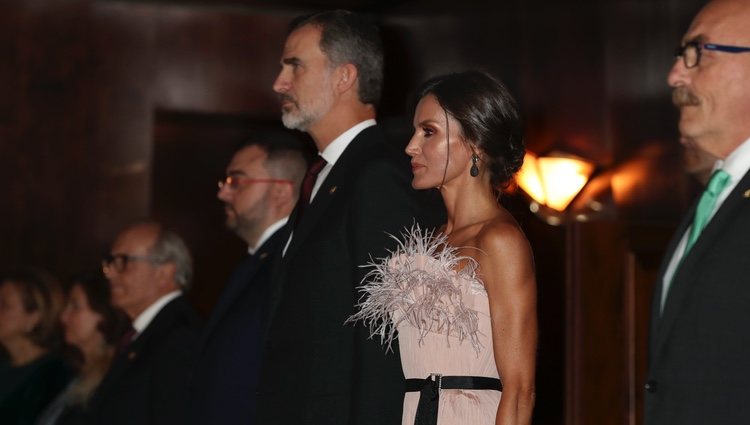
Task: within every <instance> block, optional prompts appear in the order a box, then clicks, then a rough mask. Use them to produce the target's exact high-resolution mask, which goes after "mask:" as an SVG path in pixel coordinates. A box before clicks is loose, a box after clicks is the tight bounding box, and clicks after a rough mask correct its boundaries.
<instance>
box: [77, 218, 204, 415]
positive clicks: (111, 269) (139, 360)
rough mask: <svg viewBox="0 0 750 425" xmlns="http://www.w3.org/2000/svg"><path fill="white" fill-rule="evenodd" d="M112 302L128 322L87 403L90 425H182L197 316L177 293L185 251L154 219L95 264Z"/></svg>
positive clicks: (186, 272) (132, 229) (184, 276)
mask: <svg viewBox="0 0 750 425" xmlns="http://www.w3.org/2000/svg"><path fill="white" fill-rule="evenodd" d="M102 265H103V268H104V274H105V275H106V276H107V279H109V282H110V286H111V289H112V304H114V305H115V306H117V307H119V308H121V309H122V310H123V311H125V313H126V314H127V315H128V317H130V319H131V320H132V326H133V329H132V330H131V331H130V332H128V333H126V335H125V336H124V340H123V341H122V343H121V345H120V347H119V352H118V353H117V354H116V355H115V358H114V359H113V362H112V366H111V367H110V370H109V371H108V372H107V374H106V375H105V376H104V379H103V380H102V382H101V384H100V386H99V388H98V389H97V390H96V392H95V393H94V395H93V398H92V400H91V419H92V420H91V423H93V424H97V425H99V424H102V425H103V424H107V425H117V424H123V425H126V424H128V425H129V424H154V425H156V424H159V425H162V424H184V422H185V420H184V412H185V401H186V398H187V383H188V376H189V374H190V370H191V367H192V360H193V358H194V354H195V350H196V348H197V342H198V334H197V332H196V330H197V328H196V327H197V316H196V315H195V312H194V311H193V309H192V308H191V307H190V305H189V304H188V303H187V301H186V300H185V297H184V296H183V295H182V293H183V291H185V290H186V289H187V287H188V285H189V283H190V278H191V275H192V265H191V259H190V253H189V251H188V249H187V247H186V246H185V243H184V242H183V241H182V239H180V237H179V236H177V235H176V234H174V233H172V232H171V231H168V230H166V229H164V228H163V227H162V226H161V225H160V224H158V223H156V222H153V221H141V222H138V223H135V224H132V225H130V226H128V227H127V228H126V229H125V230H123V231H122V232H120V234H119V235H118V236H117V238H116V239H115V242H114V244H113V245H112V249H111V251H110V254H109V255H108V256H107V257H106V258H105V259H104V261H103V262H102Z"/></svg>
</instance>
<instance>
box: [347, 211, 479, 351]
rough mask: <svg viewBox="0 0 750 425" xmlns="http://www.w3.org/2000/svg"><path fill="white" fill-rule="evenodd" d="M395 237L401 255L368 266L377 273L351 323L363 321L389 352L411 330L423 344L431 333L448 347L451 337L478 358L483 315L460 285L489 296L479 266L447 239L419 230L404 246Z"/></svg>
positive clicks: (393, 254) (413, 230) (414, 229)
mask: <svg viewBox="0 0 750 425" xmlns="http://www.w3.org/2000/svg"><path fill="white" fill-rule="evenodd" d="M392 237H393V238H394V239H396V240H397V241H398V246H397V248H396V250H395V251H393V252H391V255H390V256H389V257H386V258H383V259H378V260H374V261H371V262H370V263H369V264H367V265H365V266H363V267H370V268H372V270H371V271H370V272H369V273H368V274H367V275H366V276H365V278H364V280H363V282H364V284H363V285H362V286H361V288H360V291H361V292H362V293H363V295H362V298H361V299H360V300H361V301H360V303H359V304H357V307H358V308H359V312H357V313H356V314H354V315H352V316H351V317H349V319H347V323H349V322H357V321H362V322H363V323H364V324H365V326H367V327H368V328H369V329H370V336H371V337H374V336H376V335H377V336H380V341H381V343H382V344H384V345H386V346H387V347H388V349H389V350H390V349H391V344H392V343H393V339H394V338H395V337H396V330H397V329H398V327H399V326H400V325H408V326H412V327H415V328H417V329H418V330H419V334H420V335H421V338H424V337H425V336H426V335H427V334H428V333H430V332H433V333H438V334H442V335H445V337H446V342H447V343H448V345H450V337H455V338H457V339H458V340H459V341H460V342H464V341H465V340H469V342H470V343H471V344H472V346H473V347H474V350H475V351H476V352H477V354H478V353H479V351H480V350H481V348H482V345H481V343H480V341H479V338H478V336H477V335H478V332H479V324H478V323H479V322H478V313H477V311H475V310H473V309H471V308H469V307H467V306H466V305H464V303H463V300H462V298H463V296H462V287H461V285H460V283H461V282H469V283H470V284H469V288H463V289H464V290H466V289H469V290H471V291H472V292H473V293H475V294H476V293H477V292H478V291H481V292H483V293H485V294H486V292H485V291H484V286H483V285H482V283H481V282H480V281H479V279H477V277H476V269H477V262H476V260H474V259H473V258H471V257H461V256H458V255H457V251H458V249H457V248H455V247H452V246H450V245H448V243H447V239H448V238H447V236H445V235H435V234H434V233H433V232H431V231H424V232H423V231H422V229H420V227H419V226H418V225H415V226H413V227H412V228H411V230H406V231H405V232H404V233H403V234H402V239H403V241H401V240H400V239H399V238H397V237H395V236H392ZM420 342H421V340H420Z"/></svg>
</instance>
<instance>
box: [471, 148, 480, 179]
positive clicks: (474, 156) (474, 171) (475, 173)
mask: <svg viewBox="0 0 750 425" xmlns="http://www.w3.org/2000/svg"><path fill="white" fill-rule="evenodd" d="M477 161H479V155H477V154H475V153H472V154H471V169H470V170H469V174H470V175H471V176H472V177H476V176H478V175H479V167H477Z"/></svg>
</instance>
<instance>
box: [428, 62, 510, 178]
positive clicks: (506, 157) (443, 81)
mask: <svg viewBox="0 0 750 425" xmlns="http://www.w3.org/2000/svg"><path fill="white" fill-rule="evenodd" d="M430 94H431V95H433V96H435V98H436V99H437V101H438V103H439V104H440V106H442V107H443V109H444V110H445V111H446V112H447V113H448V114H449V115H450V116H452V117H453V118H454V119H455V120H456V121H458V122H459V123H460V124H461V130H462V136H463V137H464V139H466V141H467V142H470V143H473V144H474V145H476V146H477V147H479V148H480V149H482V150H483V151H484V153H485V157H484V158H483V159H484V161H485V163H486V166H487V169H488V171H489V172H490V182H491V183H492V187H494V188H496V189H499V190H501V191H502V190H504V189H506V188H508V186H509V185H510V184H511V182H512V181H513V175H514V174H515V173H516V172H517V171H518V170H519V169H520V168H521V164H523V156H524V153H525V149H524V144H523V131H522V124H521V118H520V116H519V113H518V105H517V104H516V101H515V99H513V96H511V95H510V93H509V92H508V89H507V88H505V86H504V85H503V83H501V82H500V81H498V80H496V79H495V78H493V77H492V76H490V75H489V74H487V73H484V72H480V71H466V72H461V73H456V74H448V75H441V76H439V77H435V78H432V79H430V80H428V81H427V82H426V83H424V84H423V85H422V87H421V88H420V89H419V91H418V92H417V101H419V100H420V99H422V98H423V97H425V96H427V95H430Z"/></svg>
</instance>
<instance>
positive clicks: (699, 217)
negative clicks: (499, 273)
mask: <svg viewBox="0 0 750 425" xmlns="http://www.w3.org/2000/svg"><path fill="white" fill-rule="evenodd" d="M677 56H678V58H677V59H676V61H675V63H674V66H673V67H672V70H671V72H670V73H669V77H668V82H669V85H670V86H672V87H673V89H674V91H673V101H674V104H675V105H676V106H677V107H678V108H679V110H680V121H679V130H680V134H681V140H682V141H683V143H686V144H689V145H690V147H691V148H694V149H699V150H702V151H704V152H705V153H706V154H708V155H711V156H713V157H716V158H718V160H717V161H716V163H715V165H714V167H713V172H712V176H711V178H710V180H709V182H708V184H707V186H706V190H705V191H704V193H703V194H702V195H701V197H700V199H699V200H698V201H697V202H696V204H695V205H694V206H693V207H692V208H691V210H690V211H689V213H688V214H687V216H686V217H685V219H684V220H683V222H682V224H681V225H680V227H679V228H678V231H677V233H676V235H675V237H674V239H673V241H672V243H671V245H670V248H669V249H668V251H667V255H666V256H665V259H664V262H663V265H662V269H661V270H662V271H661V273H660V278H659V279H658V281H657V285H656V288H655V292H654V300H653V304H652V309H651V329H650V340H649V370H648V376H647V383H646V386H645V395H644V398H645V423H646V425H670V424H675V425H677V424H680V425H692V424H695V425H698V424H701V425H704V424H712V425H722V424H750V403H749V402H748V396H750V261H749V259H750V257H748V253H750V173H749V172H748V170H750V1H747V0H717V1H712V2H710V3H708V4H707V5H706V6H705V7H704V8H703V9H702V10H701V11H700V12H699V14H698V15H697V16H696V17H695V19H694V20H693V22H692V24H691V26H690V28H689V29H688V31H687V33H686V34H685V36H684V38H683V42H682V46H681V47H680V48H678V49H677Z"/></svg>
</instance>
